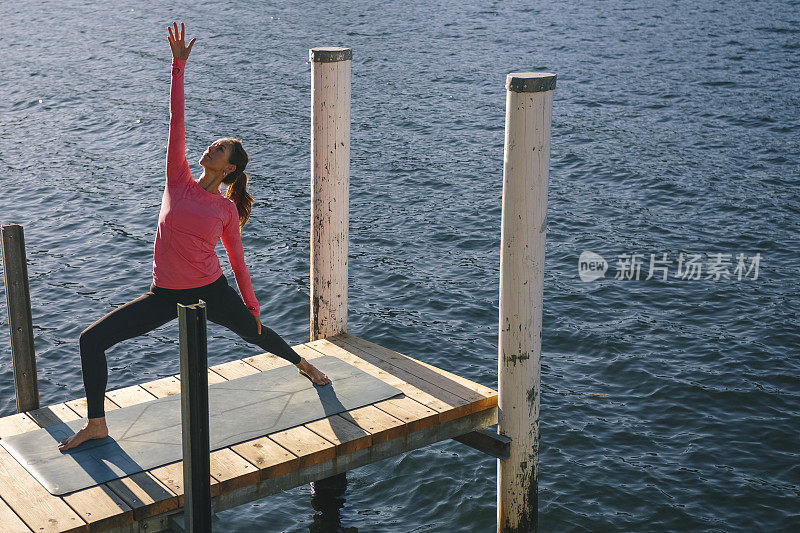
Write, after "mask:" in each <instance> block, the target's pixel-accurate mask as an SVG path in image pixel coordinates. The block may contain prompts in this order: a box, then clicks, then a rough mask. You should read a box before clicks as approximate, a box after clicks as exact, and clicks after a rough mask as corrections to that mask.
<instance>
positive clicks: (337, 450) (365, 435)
mask: <svg viewBox="0 0 800 533" xmlns="http://www.w3.org/2000/svg"><path fill="white" fill-rule="evenodd" d="M304 357H305V356H304ZM343 414H344V415H346V414H347V413H339V414H337V415H335V416H329V417H327V418H323V419H321V420H314V421H313V422H309V423H307V424H304V425H305V427H307V428H308V429H310V430H311V431H313V432H314V433H316V434H317V435H319V436H320V437H322V438H324V439H325V440H327V441H329V442H331V443H332V444H333V445H334V454H335V455H336V456H340V455H346V454H349V453H353V452H355V451H357V450H361V449H364V448H368V447H369V446H371V445H372V434H371V433H370V432H369V431H368V430H367V429H365V428H363V427H360V426H359V425H358V424H355V423H352V422H348V421H347V420H346V418H345V417H343V416H342V415H343ZM237 451H238V450H237Z"/></svg>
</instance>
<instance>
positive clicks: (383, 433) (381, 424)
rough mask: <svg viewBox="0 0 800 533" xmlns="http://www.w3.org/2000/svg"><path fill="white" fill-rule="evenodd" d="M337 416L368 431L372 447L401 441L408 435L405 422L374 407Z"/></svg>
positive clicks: (368, 406) (366, 407) (353, 410)
mask: <svg viewBox="0 0 800 533" xmlns="http://www.w3.org/2000/svg"><path fill="white" fill-rule="evenodd" d="M339 415H340V416H341V417H342V418H344V419H345V420H346V421H348V422H351V423H352V424H355V425H357V426H358V427H360V428H362V429H365V430H367V431H369V432H370V433H371V434H372V442H371V444H372V445H375V444H378V443H379V442H386V441H388V440H392V439H401V438H403V437H405V436H406V435H407V434H408V425H407V424H406V423H405V422H403V421H402V420H400V419H397V418H395V417H393V416H392V415H390V414H388V413H386V412H384V411H381V410H380V409H378V408H377V407H375V406H374V405H365V406H364V407H359V408H357V409H351V410H350V411H347V412H344V413H339Z"/></svg>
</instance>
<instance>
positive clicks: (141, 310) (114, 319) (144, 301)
mask: <svg viewBox="0 0 800 533" xmlns="http://www.w3.org/2000/svg"><path fill="white" fill-rule="evenodd" d="M177 316H178V309H177V306H176V305H173V304H171V303H170V302H169V301H168V300H166V299H165V298H163V297H161V296H159V295H157V294H154V293H153V292H152V286H151V291H148V292H147V293H145V294H143V295H141V296H139V297H138V298H136V299H135V300H131V301H130V302H128V303H126V304H124V305H122V306H120V307H118V308H116V309H114V310H113V311H111V312H110V313H108V314H107V315H105V316H104V317H102V318H100V319H99V320H97V321H96V322H95V323H94V324H92V325H91V326H89V327H88V328H86V329H85V330H83V331H82V332H81V336H80V348H81V368H82V371H83V386H84V389H86V406H87V412H88V416H87V418H102V417H104V416H105V409H104V406H103V403H104V400H103V397H104V396H105V393H106V384H107V383H108V364H107V362H106V354H105V351H106V350H107V349H108V348H110V347H111V346H113V345H115V344H117V343H119V342H121V341H123V340H126V339H131V338H133V337H138V336H139V335H144V334H145V333H147V332H149V331H152V330H154V329H156V328H157V327H159V326H161V325H163V324H166V323H167V322H169V321H170V320H172V319H173V318H177Z"/></svg>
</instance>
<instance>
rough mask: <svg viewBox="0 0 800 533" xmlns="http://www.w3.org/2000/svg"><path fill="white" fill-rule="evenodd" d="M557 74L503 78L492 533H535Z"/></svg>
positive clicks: (522, 74) (528, 74)
mask: <svg viewBox="0 0 800 533" xmlns="http://www.w3.org/2000/svg"><path fill="white" fill-rule="evenodd" d="M555 86H556V75H555V74H551V73H549V72H514V73H511V74H509V75H508V77H507V78H506V89H507V94H506V135H505V151H504V156H503V200H502V201H503V207H502V215H501V225H500V324H499V338H498V361H497V364H498V395H499V398H498V424H497V430H498V433H501V434H503V435H505V436H507V437H510V438H511V454H510V456H509V458H508V459H506V460H503V459H498V460H497V531H498V532H503V533H511V532H515V533H516V532H523V531H536V529H537V527H538V482H539V464H538V463H539V367H540V362H539V358H540V355H541V344H542V284H543V280H544V238H545V228H546V220H547V219H546V216H547V179H548V171H549V167H550V114H551V109H552V104H553V89H555Z"/></svg>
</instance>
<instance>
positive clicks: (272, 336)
mask: <svg viewBox="0 0 800 533" xmlns="http://www.w3.org/2000/svg"><path fill="white" fill-rule="evenodd" d="M222 279H223V280H224V279H225V278H222ZM200 298H201V299H202V300H203V301H205V302H206V317H207V318H208V319H209V320H210V321H212V322H214V323H215V324H219V325H221V326H225V327H226V328H228V329H229V330H231V331H233V332H234V333H236V334H237V335H239V336H240V337H241V338H242V339H244V340H246V341H247V342H249V343H252V344H255V345H258V346H259V347H261V348H262V349H263V350H265V351H267V352H270V353H274V354H275V355H277V356H279V357H282V358H284V359H286V360H287V361H289V362H291V363H293V364H295V365H296V364H297V363H299V362H300V355H299V354H298V353H297V352H296V351H294V349H293V348H292V347H291V346H289V344H288V343H287V342H286V341H285V340H283V339H282V338H281V336H280V335H278V334H277V333H275V331H273V330H272V329H270V328H268V327H267V326H265V325H264V324H261V334H260V335H259V334H258V323H257V322H256V319H255V317H254V316H253V314H252V313H251V312H250V311H248V310H247V307H246V306H245V305H244V302H243V301H242V299H241V297H240V296H239V294H238V293H237V292H236V291H235V290H234V288H233V287H231V286H230V285H229V284H228V283H227V281H225V282H224V283H215V284H214V286H213V288H209V290H208V291H205V293H204V294H202V295H201V296H200Z"/></svg>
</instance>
